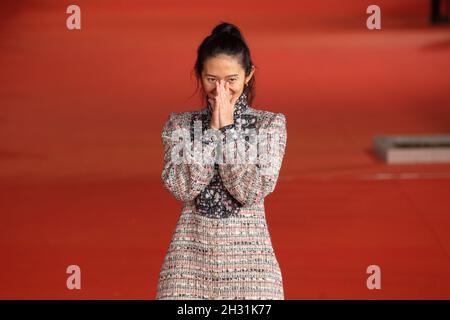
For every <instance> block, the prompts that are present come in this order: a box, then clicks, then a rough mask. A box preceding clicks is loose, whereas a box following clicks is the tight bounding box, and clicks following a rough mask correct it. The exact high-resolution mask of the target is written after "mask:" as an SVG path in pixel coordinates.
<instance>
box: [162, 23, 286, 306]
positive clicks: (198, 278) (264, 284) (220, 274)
mask: <svg viewBox="0 0 450 320" xmlns="http://www.w3.org/2000/svg"><path fill="white" fill-rule="evenodd" d="M197 54H198V55H197V61H196V63H195V73H196V77H197V81H198V82H197V84H198V83H199V82H201V85H202V90H203V92H202V94H203V99H205V100H204V101H205V104H206V107H204V108H203V109H201V110H200V111H193V112H180V113H175V112H172V113H171V114H170V116H169V118H168V120H167V122H166V123H165V125H164V128H163V131H162V139H163V143H164V153H165V154H164V168H163V171H162V175H161V179H162V182H163V184H164V186H165V187H166V188H167V189H168V190H169V191H170V192H171V193H172V194H173V195H174V196H175V198H176V199H178V200H180V201H182V202H183V208H182V212H181V215H180V217H179V220H178V222H177V225H176V228H175V232H174V233H173V236H172V241H171V243H170V246H169V249H168V251H167V253H166V256H165V259H164V263H163V265H162V268H161V271H160V274H159V282H158V288H157V297H156V298H157V299H284V291H283V283H282V276H281V271H280V267H279V264H278V261H277V259H276V256H275V253H274V250H273V247H272V243H271V238H270V234H269V231H268V227H267V223H266V218H265V209H264V198H265V197H266V196H267V195H268V194H269V193H270V192H272V191H273V190H274V188H275V185H276V182H277V179H278V174H279V170H280V167H281V162H282V159H283V156H284V152H285V146H286V119H285V116H284V115H283V114H282V113H273V112H270V111H263V110H258V109H255V108H253V107H251V106H250V104H251V102H252V100H253V98H254V83H255V77H254V75H253V74H254V71H255V67H254V65H253V63H252V60H251V56H250V50H249V48H248V46H247V44H246V42H245V40H244V38H243V37H242V34H241V32H240V30H239V29H238V28H237V27H236V26H234V25H232V24H229V23H225V22H224V23H221V24H219V25H217V26H216V27H215V28H214V29H213V31H212V33H211V35H209V36H208V37H206V38H205V39H204V40H203V42H202V43H201V45H200V46H199V48H198V51H197ZM197 88H198V85H197ZM255 150H257V153H258V155H257V156H258V160H256V159H255V158H256V157H255ZM180 151H181V153H180ZM252 151H253V157H252V155H249V156H248V157H247V158H248V159H247V158H245V154H247V153H252ZM181 154H182V155H181ZM243 154H244V155H243ZM208 155H209V158H208Z"/></svg>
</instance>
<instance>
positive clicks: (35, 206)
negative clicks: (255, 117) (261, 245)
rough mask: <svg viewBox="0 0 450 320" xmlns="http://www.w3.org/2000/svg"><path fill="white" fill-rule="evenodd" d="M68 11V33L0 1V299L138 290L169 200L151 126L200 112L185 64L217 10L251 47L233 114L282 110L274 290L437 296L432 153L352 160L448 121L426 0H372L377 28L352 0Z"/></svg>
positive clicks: (150, 293)
mask: <svg viewBox="0 0 450 320" xmlns="http://www.w3.org/2000/svg"><path fill="white" fill-rule="evenodd" d="M56 3H59V4H56ZM77 3H78V5H79V6H80V7H81V11H82V30H81V31H69V30H67V29H66V27H65V19H66V13H65V10H66V5H67V4H64V3H61V2H57V1H48V0H47V1H41V0H40V1H37V0H36V1H14V2H9V3H8V4H6V2H5V3H2V4H0V18H1V20H0V70H1V72H0V132H1V139H0V214H1V223H0V239H1V240H0V255H1V261H2V262H1V267H0V268H1V269H0V271H1V272H0V283H1V285H0V298H1V299H153V298H154V295H155V293H156V284H157V277H158V272H159V269H160V267H161V264H162V261H163V258H164V254H165V251H166V249H167V246H168V244H169V241H170V238H171V236H172V232H173V230H174V227H175V223H176V221H177V218H178V214H179V212H180V210H181V203H178V202H177V201H176V200H175V199H174V198H173V197H172V196H171V195H170V194H169V193H168V191H166V190H165V189H164V188H163V186H162V184H161V182H160V174H161V170H162V156H163V154H162V152H163V149H162V141H161V130H162V126H163V124H164V122H165V120H166V119H167V117H168V114H169V112H170V111H187V110H193V109H198V108H200V101H199V99H198V97H197V96H194V97H192V98H189V97H190V96H191V95H192V93H193V92H194V90H195V81H194V77H193V75H192V77H191V76H190V73H191V70H192V68H193V64H194V60H195V54H196V49H197V46H198V45H199V44H200V42H201V40H202V39H203V38H204V37H205V36H206V35H207V34H209V32H210V31H211V29H212V28H213V27H214V26H215V25H216V24H217V23H219V22H220V21H228V22H232V23H235V24H237V25H238V26H240V27H241V29H242V31H243V32H244V36H245V37H246V38H247V40H248V43H249V45H250V48H251V50H252V55H253V58H254V61H255V63H256V66H257V71H256V85H257V97H256V100H255V103H254V104H253V107H255V108H260V109H266V110H271V111H275V112H283V113H284V114H285V115H286V119H287V129H288V138H287V139H288V140H287V149H286V156H285V160H284V164H283V167H282V170H281V174H280V178H279V181H278V185H277V187H276V189H275V192H274V193H273V194H271V195H269V196H268V198H267V199H266V212H267V219H268V223H269V229H270V231H271V234H272V241H273V244H274V248H275V251H276V254H277V257H278V260H279V262H280V266H281V269H282V272H283V277H284V287H285V295H286V299H317V298H319V299H323V298H325V299H330V298H333V299H334V298H336V299H346V298H355V299H418V298H423V299H431V298H446V299H449V298H450V275H449V273H448V271H449V270H450V215H449V213H450V198H449V194H450V164H442V165H404V166H400V165H396V166H388V165H386V164H384V163H383V162H381V161H379V160H377V159H376V158H375V157H374V155H373V154H372V152H371V143H372V137H373V136H374V135H378V134H437V133H447V134H448V133H449V132H450V91H449V88H450V76H449V74H450V59H449V57H450V55H449V54H450V28H449V27H448V26H441V27H432V26H430V25H429V24H428V21H427V19H428V6H427V4H428V2H426V1H419V0H411V1H407V0H399V1H395V3H393V2H392V1H387V0H383V1H381V0H380V1H378V2H377V4H378V5H379V6H380V7H381V9H382V30H380V31H369V30H367V29H366V27H365V19H366V17H367V14H366V13H365V9H366V7H367V6H368V5H369V4H371V3H369V2H364V1H356V0H351V1H346V2H345V4H342V3H340V2H336V1H331V0H327V1H316V2H312V1H299V0H296V1H293V0H292V1H276V2H275V1H258V5H255V4H254V2H250V1H248V2H244V4H243V1H234V0H230V1H227V2H226V4H223V5H219V4H218V2H211V1H189V2H188V1H180V0H177V1H166V0H164V1H163V0H159V1H151V2H149V1H135V0H134V1H117V0H108V1H106V0H104V1H87V0H84V1H78V2H77ZM150 3H151V4H150ZM410 173H415V175H407V174H410ZM380 174H385V175H380ZM71 264H76V265H79V266H80V267H81V278H82V280H81V285H82V289H81V290H68V289H67V288H66V279H67V277H68V275H67V274H66V267H67V266H68V265H71ZM371 264H376V265H379V266H380V268H381V273H382V276H381V285H382V289H381V290H368V289H367V287H366V279H367V277H368V275H367V274H366V268H367V266H369V265H371Z"/></svg>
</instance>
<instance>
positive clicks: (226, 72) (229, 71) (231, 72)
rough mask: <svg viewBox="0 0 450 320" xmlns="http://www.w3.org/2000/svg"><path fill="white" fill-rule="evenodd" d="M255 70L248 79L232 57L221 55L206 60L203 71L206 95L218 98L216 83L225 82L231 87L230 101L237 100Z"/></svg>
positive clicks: (203, 84)
mask: <svg viewBox="0 0 450 320" xmlns="http://www.w3.org/2000/svg"><path fill="white" fill-rule="evenodd" d="M254 69H255V68H254V67H252V71H251V73H250V74H249V75H248V76H247V77H246V76H245V70H244V68H242V66H241V65H240V64H239V62H238V60H237V59H236V58H234V57H232V56H229V55H226V54H221V55H218V56H216V57H211V58H208V59H206V61H205V62H204V66H203V71H202V86H203V90H205V94H206V95H207V96H208V97H210V98H213V97H215V96H216V94H217V93H216V81H219V80H225V81H227V82H228V84H229V86H230V94H231V97H230V100H231V99H233V98H237V97H239V96H240V95H241V93H242V91H243V90H244V84H245V83H247V82H248V81H250V79H251V77H252V76H253V73H254V71H255V70H254Z"/></svg>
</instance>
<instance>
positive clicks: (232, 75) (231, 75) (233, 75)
mask: <svg viewBox="0 0 450 320" xmlns="http://www.w3.org/2000/svg"><path fill="white" fill-rule="evenodd" d="M206 75H207V76H211V77H216V76H215V75H213V74H209V73H207V74H206ZM238 75H239V74H238V73H236V74H230V75H229V76H226V77H225V78H229V77H235V76H238Z"/></svg>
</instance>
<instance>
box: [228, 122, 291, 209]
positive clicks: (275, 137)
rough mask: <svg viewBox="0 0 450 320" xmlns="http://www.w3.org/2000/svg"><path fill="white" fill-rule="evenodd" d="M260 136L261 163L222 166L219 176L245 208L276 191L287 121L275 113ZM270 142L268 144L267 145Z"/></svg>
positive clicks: (259, 159)
mask: <svg viewBox="0 0 450 320" xmlns="http://www.w3.org/2000/svg"><path fill="white" fill-rule="evenodd" d="M261 128H262V130H261V129H260V132H259V133H258V160H257V161H253V163H251V162H249V161H247V162H243V163H237V164H230V163H228V162H227V160H226V158H225V163H221V164H219V174H220V176H221V178H222V182H223V184H224V186H225V187H226V188H227V190H228V191H229V192H230V194H231V195H232V196H233V197H234V198H235V199H236V200H238V201H239V202H240V203H241V204H242V205H244V206H248V205H252V204H255V203H259V202H260V201H262V200H263V199H264V197H266V196H267V195H268V194H269V193H271V192H272V191H273V190H274V189H275V185H276V183H277V180H278V175H279V171H280V168H281V163H282V160H283V157H284V153H285V149H286V139H287V133H286V118H285V116H284V114H282V113H274V115H273V116H272V117H271V119H270V120H269V121H268V124H267V125H262V126H261ZM265 142H267V143H265Z"/></svg>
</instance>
